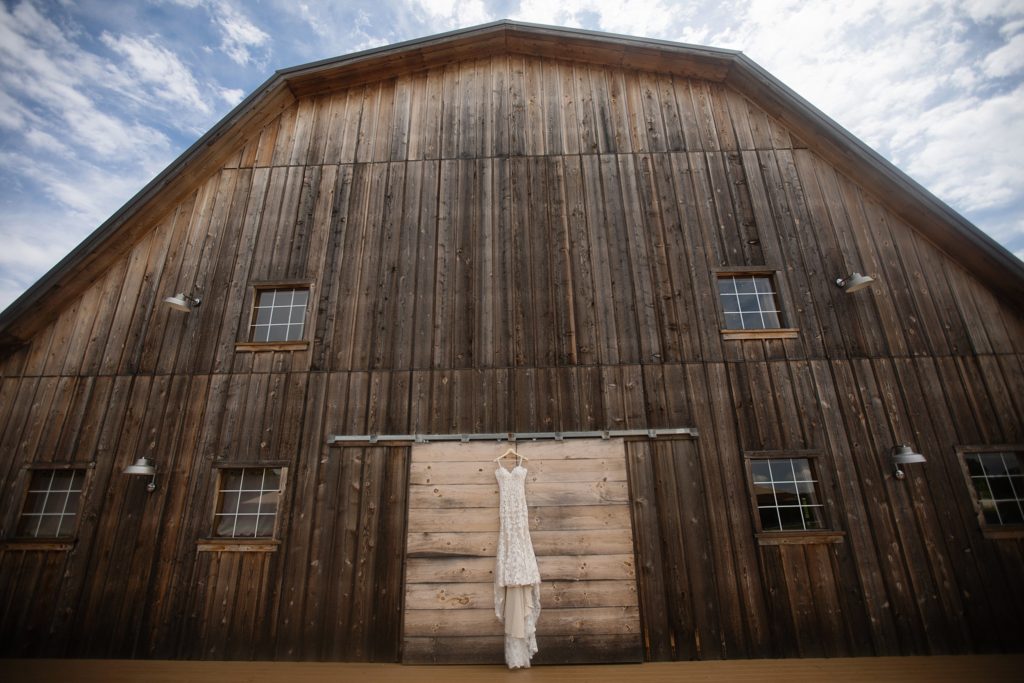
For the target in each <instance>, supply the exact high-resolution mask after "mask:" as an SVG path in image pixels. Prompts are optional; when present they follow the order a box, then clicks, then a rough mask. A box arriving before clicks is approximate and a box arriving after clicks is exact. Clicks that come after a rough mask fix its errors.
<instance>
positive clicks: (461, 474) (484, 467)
mask: <svg viewBox="0 0 1024 683" xmlns="http://www.w3.org/2000/svg"><path fill="white" fill-rule="evenodd" d="M524 466H525V467H526V469H527V470H528V474H527V475H526V481H527V486H530V485H531V484H533V483H538V482H547V483H554V482H592V481H595V480H597V481H626V465H625V463H623V462H622V459H621V458H620V459H618V460H612V459H608V458H600V459H594V460H587V461H586V464H581V463H580V462H579V461H578V460H549V459H545V460H539V459H538V460H537V461H536V462H533V461H531V462H528V463H526V464H525V465H524ZM496 467H497V466H496V465H495V464H494V463H482V464H468V465H467V464H466V463H464V462H442V463H425V462H413V463H412V467H411V469H410V472H409V483H411V484H424V485H426V484H490V483H491V482H493V481H494V473H495V469H496Z"/></svg>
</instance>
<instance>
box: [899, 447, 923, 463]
mask: <svg viewBox="0 0 1024 683" xmlns="http://www.w3.org/2000/svg"><path fill="white" fill-rule="evenodd" d="M892 461H893V463H895V464H897V465H910V464H913V463H915V462H928V460H927V459H926V458H925V457H924V456H923V455H921V454H920V453H917V452H915V451H914V449H913V448H911V447H910V446H908V445H907V444H900V445H899V446H897V447H896V448H894V449H893V451H892Z"/></svg>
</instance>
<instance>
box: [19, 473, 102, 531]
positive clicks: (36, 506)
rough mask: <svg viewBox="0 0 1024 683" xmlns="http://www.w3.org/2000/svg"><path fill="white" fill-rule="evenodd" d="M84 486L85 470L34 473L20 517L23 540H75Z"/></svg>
mask: <svg viewBox="0 0 1024 683" xmlns="http://www.w3.org/2000/svg"><path fill="white" fill-rule="evenodd" d="M84 483H85V470H84V469H77V468H76V469H38V470H33V471H32V477H31V479H30V480H29V485H28V493H27V494H26V496H25V504H24V505H23V506H22V509H21V515H20V516H19V517H18V529H17V535H18V536H19V537H22V538H69V537H71V536H73V535H74V533H75V527H76V526H77V522H78V509H79V503H80V502H81V497H82V487H83V484H84Z"/></svg>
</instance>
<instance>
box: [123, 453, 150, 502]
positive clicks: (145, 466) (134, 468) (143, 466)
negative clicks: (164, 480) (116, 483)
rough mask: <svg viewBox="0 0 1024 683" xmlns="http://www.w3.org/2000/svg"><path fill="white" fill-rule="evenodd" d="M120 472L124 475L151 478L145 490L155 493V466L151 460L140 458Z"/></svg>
mask: <svg viewBox="0 0 1024 683" xmlns="http://www.w3.org/2000/svg"><path fill="white" fill-rule="evenodd" d="M122 471H123V472H124V474H133V475H137V476H143V477H152V478H151V479H150V480H149V483H148V484H146V490H147V491H149V492H150V493H153V491H156V465H155V464H154V463H153V459H152V458H147V457H141V458H139V459H138V460H136V461H135V462H133V463H132V464H131V465H128V467H125V468H124V470H122Z"/></svg>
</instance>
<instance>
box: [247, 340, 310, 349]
mask: <svg viewBox="0 0 1024 683" xmlns="http://www.w3.org/2000/svg"><path fill="white" fill-rule="evenodd" d="M308 348H309V342H308V341H292V342H237V343H236V344H235V351H305V350H306V349H308Z"/></svg>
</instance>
